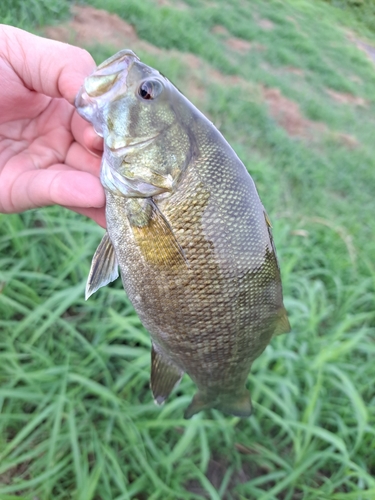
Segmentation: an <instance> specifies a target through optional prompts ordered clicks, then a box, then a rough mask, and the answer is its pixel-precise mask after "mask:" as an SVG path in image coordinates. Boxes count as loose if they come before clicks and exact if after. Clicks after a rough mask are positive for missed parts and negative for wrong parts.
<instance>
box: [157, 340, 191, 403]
mask: <svg viewBox="0 0 375 500" xmlns="http://www.w3.org/2000/svg"><path fill="white" fill-rule="evenodd" d="M183 374H184V373H183V371H182V370H180V369H179V368H178V367H177V366H176V365H175V364H174V363H172V362H171V361H169V359H167V357H166V356H165V355H163V354H162V353H161V352H160V351H159V350H158V348H157V347H156V348H155V345H154V344H152V350H151V381H150V386H151V391H152V395H153V397H154V400H155V403H156V404H158V405H161V404H163V403H164V401H165V400H166V399H167V397H168V396H169V394H170V393H171V392H172V390H173V388H174V387H175V386H176V385H177V384H178V383H179V382H180V380H181V378H182V375H183Z"/></svg>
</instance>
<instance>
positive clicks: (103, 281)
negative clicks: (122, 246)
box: [85, 233, 119, 300]
mask: <svg viewBox="0 0 375 500" xmlns="http://www.w3.org/2000/svg"><path fill="white" fill-rule="evenodd" d="M118 276H119V274H118V262H117V258H116V255H115V250H114V248H113V245H112V242H111V240H110V239H109V236H108V233H105V235H104V236H103V238H102V241H101V242H100V243H99V246H98V248H97V249H96V252H95V253H94V256H93V258H92V262H91V268H90V272H89V276H88V278H87V283H86V294H85V298H86V300H87V299H88V298H89V297H90V295H92V294H93V293H95V292H96V291H97V290H98V289H99V288H101V287H102V286H105V285H108V283H111V282H112V281H115V280H116V279H117V278H118Z"/></svg>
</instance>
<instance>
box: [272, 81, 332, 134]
mask: <svg viewBox="0 0 375 500" xmlns="http://www.w3.org/2000/svg"><path fill="white" fill-rule="evenodd" d="M263 97H264V99H265V101H266V102H267V104H268V109H269V113H270V115H271V116H272V117H273V118H274V119H275V120H276V122H277V123H278V124H279V125H280V126H281V127H283V128H284V129H285V130H286V131H287V132H288V134H289V135H290V136H291V137H304V138H311V137H313V136H314V135H315V134H316V133H322V132H325V131H326V130H327V126H326V125H325V124H324V123H321V122H314V121H312V120H308V119H307V118H305V117H304V116H303V114H302V113H301V110H300V108H299V106H298V104H297V103H296V102H294V101H292V100H290V99H288V98H287V97H285V96H283V95H282V94H281V92H280V90H279V89H276V88H263Z"/></svg>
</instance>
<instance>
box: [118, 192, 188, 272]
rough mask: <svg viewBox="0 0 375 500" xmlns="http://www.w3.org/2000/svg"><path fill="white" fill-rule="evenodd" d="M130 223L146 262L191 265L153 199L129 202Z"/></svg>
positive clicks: (173, 265) (161, 264)
mask: <svg viewBox="0 0 375 500" xmlns="http://www.w3.org/2000/svg"><path fill="white" fill-rule="evenodd" d="M127 212H128V214H127V215H128V220H129V222H130V225H131V228H132V231H133V235H134V239H135V241H136V243H137V245H138V247H139V249H140V251H141V253H142V256H143V257H144V259H145V260H146V261H147V262H149V263H152V264H154V265H156V266H158V265H160V266H168V267H176V266H181V265H183V266H188V261H187V259H186V256H185V253H184V251H183V249H182V247H181V245H180V244H179V243H178V241H177V238H176V236H175V234H174V232H173V229H172V227H171V225H170V224H169V222H168V220H167V219H166V218H165V217H164V215H163V214H162V212H161V211H160V210H159V208H158V207H157V205H156V204H155V202H154V201H153V200H152V199H150V198H145V199H138V198H134V199H129V200H128V202H127Z"/></svg>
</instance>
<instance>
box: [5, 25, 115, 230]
mask: <svg viewBox="0 0 375 500" xmlns="http://www.w3.org/2000/svg"><path fill="white" fill-rule="evenodd" d="M94 67H95V63H94V61H93V59H92V57H91V56H90V55H89V54H88V52H86V51H84V50H82V49H80V48H78V47H74V46H71V45H68V44H65V43H60V42H56V41H52V40H48V39H44V38H41V37H37V36H35V35H31V34H30V33H27V32H25V31H22V30H19V29H17V28H13V27H11V26H5V25H0V74H1V83H2V84H1V98H0V212H4V213H14V212H21V211H23V210H27V209H30V208H35V207H41V206H45V205H52V204H59V205H62V206H64V207H67V208H70V209H72V210H74V211H76V212H79V213H81V214H84V215H87V216H88V217H91V218H92V219H94V220H95V221H96V222H98V224H100V225H102V226H103V227H105V217H104V205H105V196H104V191H103V188H102V186H101V184H100V181H99V170H100V157H99V156H100V155H101V152H102V140H101V139H100V138H99V137H98V136H97V135H96V134H95V132H94V131H93V129H92V127H91V125H89V124H88V123H87V122H86V121H85V120H83V119H82V118H81V117H80V116H79V115H78V114H77V113H76V111H75V108H74V106H73V103H74V98H75V95H76V94H77V92H78V90H79V88H80V86H81V85H82V83H83V80H84V78H85V77H86V76H87V75H88V74H90V73H91V72H92V70H93V69H94ZM89 151H92V152H93V153H96V155H94V154H92V153H91V152H89Z"/></svg>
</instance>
